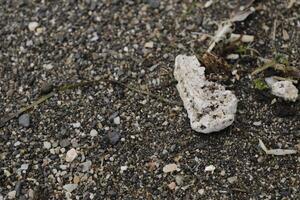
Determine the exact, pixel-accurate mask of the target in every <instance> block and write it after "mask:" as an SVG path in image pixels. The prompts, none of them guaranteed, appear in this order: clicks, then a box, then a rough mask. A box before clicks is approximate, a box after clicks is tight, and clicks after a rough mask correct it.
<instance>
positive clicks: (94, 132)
mask: <svg viewBox="0 0 300 200" xmlns="http://www.w3.org/2000/svg"><path fill="white" fill-rule="evenodd" d="M97 135H98V132H97V130H95V129H92V130H91V132H90V136H92V137H96V136H97Z"/></svg>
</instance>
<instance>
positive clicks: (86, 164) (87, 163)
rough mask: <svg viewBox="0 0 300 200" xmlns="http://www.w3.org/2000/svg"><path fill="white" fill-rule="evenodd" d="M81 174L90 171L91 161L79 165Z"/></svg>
mask: <svg viewBox="0 0 300 200" xmlns="http://www.w3.org/2000/svg"><path fill="white" fill-rule="evenodd" d="M81 166H82V172H87V171H89V170H90V169H91V166H92V161H90V160H88V161H86V162H83V163H81Z"/></svg>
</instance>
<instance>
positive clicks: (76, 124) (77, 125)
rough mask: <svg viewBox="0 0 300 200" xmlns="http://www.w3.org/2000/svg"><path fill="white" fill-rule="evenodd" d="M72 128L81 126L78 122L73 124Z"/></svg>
mask: <svg viewBox="0 0 300 200" xmlns="http://www.w3.org/2000/svg"><path fill="white" fill-rule="evenodd" d="M72 126H73V127H74V128H79V127H80V126H81V124H80V122H76V123H73V124H72Z"/></svg>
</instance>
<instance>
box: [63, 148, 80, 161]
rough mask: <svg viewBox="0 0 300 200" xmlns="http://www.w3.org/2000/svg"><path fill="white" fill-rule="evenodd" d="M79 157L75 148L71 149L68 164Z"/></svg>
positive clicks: (67, 158)
mask: <svg viewBox="0 0 300 200" xmlns="http://www.w3.org/2000/svg"><path fill="white" fill-rule="evenodd" d="M77 155H78V154H77V151H76V150H75V149H74V148H72V149H70V150H69V151H68V152H67V155H66V161H67V162H72V161H73V160H74V159H75V158H76V157H77Z"/></svg>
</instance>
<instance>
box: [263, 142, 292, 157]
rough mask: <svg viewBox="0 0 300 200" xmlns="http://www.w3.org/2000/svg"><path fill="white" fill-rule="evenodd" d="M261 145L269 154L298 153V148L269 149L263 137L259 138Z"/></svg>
mask: <svg viewBox="0 0 300 200" xmlns="http://www.w3.org/2000/svg"><path fill="white" fill-rule="evenodd" d="M258 141H259V146H260V147H261V148H262V150H263V151H264V152H265V153H266V154H268V155H275V156H284V155H290V154H296V153H297V151H296V150H291V149H267V147H266V146H265V144H264V143H263V141H262V140H261V139H258Z"/></svg>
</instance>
